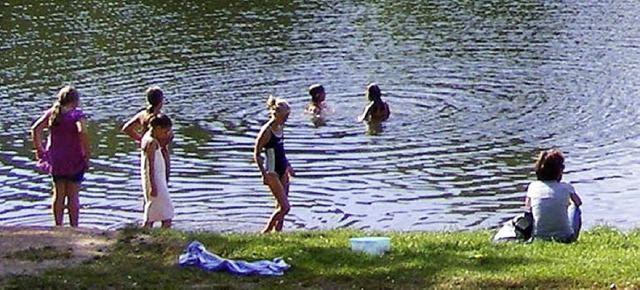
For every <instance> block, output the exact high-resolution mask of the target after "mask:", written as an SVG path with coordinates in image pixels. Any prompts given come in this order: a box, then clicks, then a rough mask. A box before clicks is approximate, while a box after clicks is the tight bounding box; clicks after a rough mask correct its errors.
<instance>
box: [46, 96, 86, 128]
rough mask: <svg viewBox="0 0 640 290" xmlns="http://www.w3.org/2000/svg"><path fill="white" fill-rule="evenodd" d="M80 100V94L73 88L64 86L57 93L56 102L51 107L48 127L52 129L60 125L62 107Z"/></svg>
mask: <svg viewBox="0 0 640 290" xmlns="http://www.w3.org/2000/svg"><path fill="white" fill-rule="evenodd" d="M78 100H80V93H79V92H78V90H76V88H74V87H73V86H64V87H63V88H62V89H60V91H58V95H57V100H56V102H55V103H53V107H51V117H49V126H51V127H54V126H58V124H60V112H61V111H62V107H64V106H66V105H68V104H70V103H73V102H77V101H78Z"/></svg>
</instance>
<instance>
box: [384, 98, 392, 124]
mask: <svg viewBox="0 0 640 290" xmlns="http://www.w3.org/2000/svg"><path fill="white" fill-rule="evenodd" d="M390 115H391V110H390V109H389V104H387V102H384V120H383V121H386V120H388V119H389V116H390Z"/></svg>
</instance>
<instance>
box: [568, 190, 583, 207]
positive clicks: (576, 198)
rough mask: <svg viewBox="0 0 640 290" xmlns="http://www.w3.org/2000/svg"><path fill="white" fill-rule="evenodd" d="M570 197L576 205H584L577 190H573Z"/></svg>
mask: <svg viewBox="0 0 640 290" xmlns="http://www.w3.org/2000/svg"><path fill="white" fill-rule="evenodd" d="M570 198H571V201H572V202H573V204H574V205H575V206H581V205H582V199H581V198H580V196H579V195H578V193H577V192H572V193H571V196H570Z"/></svg>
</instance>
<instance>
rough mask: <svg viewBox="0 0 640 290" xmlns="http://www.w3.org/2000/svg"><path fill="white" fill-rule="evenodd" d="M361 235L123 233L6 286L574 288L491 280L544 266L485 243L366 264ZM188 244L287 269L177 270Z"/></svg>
mask: <svg viewBox="0 0 640 290" xmlns="http://www.w3.org/2000/svg"><path fill="white" fill-rule="evenodd" d="M361 234H362V232H358V231H332V232H300V233H286V234H270V235H250V234H215V233H197V232H195V233H181V232H173V231H153V232H145V231H141V230H139V229H124V230H122V231H121V234H120V236H119V238H118V244H117V246H116V248H115V249H114V251H113V252H112V253H111V254H110V255H109V256H108V257H106V258H104V259H101V260H98V261H96V262H94V263H91V264H86V265H83V266H82V267H78V268H77V269H74V270H73V271H66V270H55V271H50V272H48V273H46V274H45V275H42V276H39V277H26V278H25V277H13V278H12V280H11V281H10V282H9V284H8V285H9V286H10V287H16V288H132V287H142V288H156V287H160V288H193V287H195V288H229V289H246V288H273V289H276V288H278V289H281V288H298V289H302V288H322V289H328V288H331V289H342V288H354V287H357V288H375V289H380V288H425V287H430V286H434V285H435V286H442V285H446V286H447V287H460V288H496V287H497V288H510V287H536V285H545V286H546V285H554V286H556V287H558V288H567V287H571V286H572V285H574V284H573V283H574V281H570V280H567V281H565V280H557V281H556V280H553V279H549V280H540V279H538V280H536V279H524V278H522V279H511V278H509V279H504V280H501V279H494V278H491V277H492V276H491V275H490V274H491V273H500V272H503V271H505V269H511V268H518V267H520V268H526V267H535V266H536V264H538V263H545V261H541V260H539V259H535V260H534V259H530V258H526V257H525V256H524V255H522V254H521V252H520V254H519V253H511V254H505V253H503V252H500V251H501V248H505V249H506V248H507V247H501V246H494V245H491V244H490V243H488V242H487V240H486V239H484V237H480V238H477V237H476V238H475V240H456V237H447V238H444V239H438V238H432V236H433V235H431V236H429V235H422V234H419V233H417V234H401V235H393V234H392V236H393V240H394V241H395V242H392V250H391V252H390V253H387V254H384V255H381V256H369V255H367V254H363V253H356V252H352V251H351V250H350V249H349V244H348V239H349V238H350V237H353V236H358V235H361ZM463 237H467V236H463ZM461 239H462V238H461ZM193 240H198V241H200V242H201V243H203V244H204V245H205V247H206V248H207V250H209V251H210V252H212V253H215V254H217V255H219V256H221V257H223V258H227V259H235V260H246V261H255V260H264V259H266V260H271V259H273V258H276V257H282V258H284V259H285V261H287V263H289V264H290V265H291V266H292V267H291V269H289V270H288V271H287V272H286V273H285V274H284V275H283V276H279V277H262V276H248V277H238V276H234V275H231V274H229V273H211V272H207V271H204V270H202V269H200V268H198V267H179V266H177V257H178V256H179V255H180V254H181V253H182V252H183V251H184V250H185V249H186V247H187V245H188V244H189V243H191V242H192V241H193ZM469 273H471V274H469ZM517 276H518V275H513V276H512V277H517ZM460 277H462V278H460ZM468 277H471V278H468ZM535 283H539V284H535ZM5 285H7V284H5Z"/></svg>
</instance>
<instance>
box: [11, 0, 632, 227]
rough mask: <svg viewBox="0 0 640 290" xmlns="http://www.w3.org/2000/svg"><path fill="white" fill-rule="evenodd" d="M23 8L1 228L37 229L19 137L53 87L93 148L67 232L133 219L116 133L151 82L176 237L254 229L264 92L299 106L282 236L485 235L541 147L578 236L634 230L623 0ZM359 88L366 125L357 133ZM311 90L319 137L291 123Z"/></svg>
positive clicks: (31, 172)
mask: <svg viewBox="0 0 640 290" xmlns="http://www.w3.org/2000/svg"><path fill="white" fill-rule="evenodd" d="M22 2H24V1H13V0H12V1H9V2H6V1H5V2H2V4H0V5H2V6H1V7H0V15H1V18H0V96H1V98H2V99H1V100H2V101H0V124H1V125H2V130H0V202H1V206H0V224H3V225H49V224H51V223H52V217H51V214H50V209H49V207H50V206H49V204H50V195H49V188H50V183H49V177H47V176H44V175H42V174H40V173H38V172H37V171H36V170H35V169H34V164H35V161H34V159H33V156H32V155H33V153H32V151H31V147H32V146H31V141H30V137H29V133H28V128H29V126H30V125H31V123H32V122H33V121H34V120H35V119H36V118H37V117H38V115H39V114H41V113H42V111H44V110H46V109H47V108H48V107H49V106H51V104H52V103H53V101H54V94H55V93H56V91H57V90H58V89H59V88H60V87H61V86H63V85H64V84H68V83H72V84H74V85H75V86H76V87H78V88H79V89H80V90H81V91H82V92H83V94H84V95H83V96H82V106H83V110H84V111H85V112H86V113H88V114H89V115H90V116H91V117H90V124H89V129H90V131H91V138H92V146H93V148H94V149H93V152H94V153H93V155H94V158H93V160H92V167H91V171H90V172H89V173H88V174H87V176H86V178H87V180H86V181H85V182H84V183H83V190H82V192H81V203H82V206H83V207H82V209H81V217H80V219H81V220H80V223H81V226H87V227H95V228H102V229H113V228H118V227H121V226H123V225H124V224H127V223H131V222H140V219H141V216H142V213H141V209H142V208H141V207H142V194H141V185H140V180H139V162H140V161H139V152H138V151H137V148H136V145H135V144H134V142H133V141H131V140H130V139H128V138H127V137H126V136H125V135H123V134H121V133H120V132H119V128H120V126H122V124H123V122H124V121H125V120H126V119H128V118H129V117H130V116H132V115H133V114H134V113H135V112H136V111H137V110H138V109H141V108H142V107H143V106H144V97H143V91H144V89H145V88H146V87H147V86H149V85H154V84H155V85H160V86H161V87H162V88H163V89H164V91H165V94H166V95H167V96H168V101H169V103H168V104H167V105H166V106H165V112H167V113H168V114H170V115H171V116H172V118H173V119H174V121H175V126H174V130H175V135H176V137H175V140H174V141H175V143H174V146H173V155H172V170H173V172H172V177H171V195H172V198H173V201H174V205H175V207H176V213H177V217H176V218H175V226H176V227H177V228H182V229H205V230H215V231H257V230H259V229H260V228H261V227H262V226H263V224H264V223H265V221H266V220H267V218H268V216H269V215H270V213H271V211H272V208H273V199H272V197H271V196H270V193H269V192H268V190H267V188H266V187H265V186H264V185H262V183H261V179H260V176H259V174H258V171H257V169H256V166H255V164H253V163H252V153H251V151H252V146H253V143H254V139H255V136H256V134H257V131H258V130H259V128H260V126H261V125H262V123H263V122H264V121H266V120H267V118H268V113H267V111H266V108H265V101H266V98H267V97H268V95H269V94H275V95H278V96H282V97H284V98H286V99H287V100H288V101H289V102H290V103H291V106H292V109H293V113H292V115H291V117H290V118H289V121H288V124H287V127H286V133H285V134H286V148H287V151H288V156H289V159H290V161H291V163H292V164H293V166H294V167H295V169H296V171H297V177H296V178H295V179H293V181H292V185H291V194H290V199H291V203H292V211H291V214H290V216H289V217H288V219H287V224H286V225H285V229H287V230H295V229H326V228H341V227H350V228H358V229H373V230H402V231H423V230H449V229H479V228H490V227H495V226H497V225H499V224H500V223H501V222H502V221H504V220H506V219H508V218H510V217H511V216H512V215H514V214H515V213H517V212H519V211H520V210H521V204H522V203H523V196H524V188H525V187H526V185H527V184H528V182H530V181H531V180H532V179H533V178H534V176H533V174H532V170H531V168H532V164H533V158H534V155H535V154H536V152H537V151H538V150H540V149H543V148H548V147H551V146H556V147H558V148H560V149H561V150H562V151H563V152H565V154H566V158H567V172H566V174H565V177H564V178H565V180H566V181H569V182H571V183H572V184H574V186H575V187H576V189H577V190H578V192H579V193H580V194H581V195H582V197H583V200H584V203H585V204H584V207H583V211H584V219H585V221H584V223H585V226H587V227H592V226H595V225H601V224H608V225H615V226H617V227H619V228H623V229H629V228H634V227H637V226H638V224H639V223H640V216H639V215H638V214H637V208H638V205H639V203H640V202H638V197H637V196H638V194H640V190H639V187H640V181H639V180H640V178H639V176H638V175H639V173H638V172H639V171H640V158H639V156H640V154H638V151H639V149H640V142H639V129H638V121H639V117H638V116H639V113H638V109H637V108H638V107H639V106H638V105H639V102H640V101H639V98H638V97H637V95H638V91H639V89H640V87H639V85H638V84H640V79H639V77H638V76H640V67H639V65H640V48H639V47H638V44H639V43H640V25H638V23H640V19H639V18H640V16H639V15H640V11H638V10H639V9H640V8H639V6H638V5H637V3H636V2H635V1H630V0H629V1H615V2H611V3H604V2H602V1H595V0H592V1H471V2H469V1H445V0H440V1H314V0H312V1H299V0H294V1H259V2H255V3H254V2H252V1H230V3H222V2H225V1H207V2H215V3H208V4H203V3H200V2H203V1H183V2H184V3H181V4H167V3H159V2H158V1H143V2H132V1H79V2H76V1H55V2H46V1H45V2H43V3H31V4H24V3H22ZM218 2H219V3H218ZM372 81H375V82H377V83H379V85H380V87H381V88H382V90H383V98H384V99H385V100H386V101H387V102H388V103H389V105H390V106H391V110H392V116H391V119H390V120H389V121H388V122H387V123H385V124H384V125H383V126H382V127H381V128H367V127H366V126H365V125H364V124H361V123H358V122H356V121H355V119H356V116H357V115H358V114H359V113H360V111H361V110H362V108H363V107H364V106H365V99H364V94H363V91H364V88H365V86H366V85H367V84H368V83H369V82H372ZM313 83H322V84H323V85H324V86H325V88H326V90H327V104H328V105H329V106H330V112H329V113H328V114H327V116H326V118H325V120H324V121H325V122H324V124H319V123H314V122H312V120H310V119H309V118H308V117H307V116H305V115H304V114H303V109H304V106H305V104H306V102H308V96H307V93H306V89H307V87H308V86H309V85H310V84H313Z"/></svg>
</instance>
